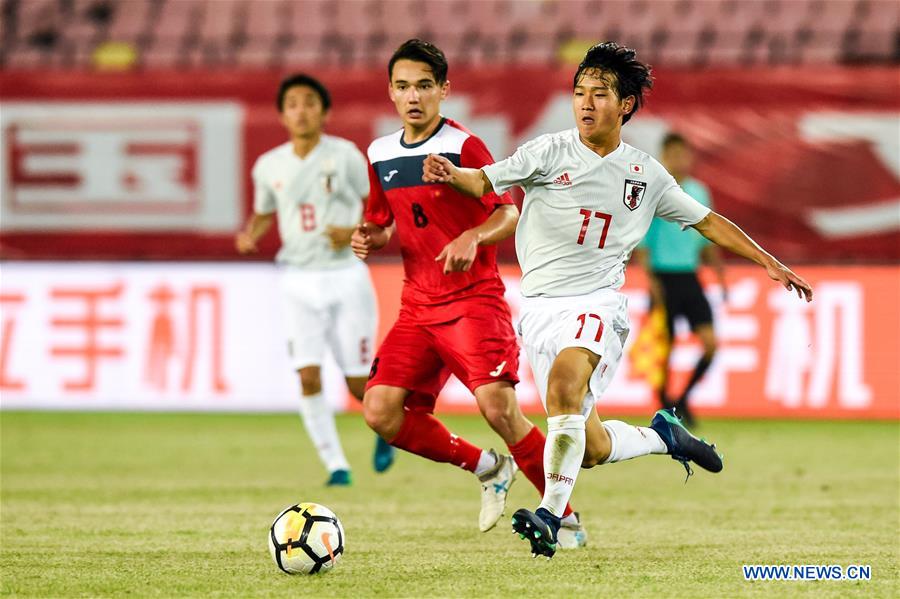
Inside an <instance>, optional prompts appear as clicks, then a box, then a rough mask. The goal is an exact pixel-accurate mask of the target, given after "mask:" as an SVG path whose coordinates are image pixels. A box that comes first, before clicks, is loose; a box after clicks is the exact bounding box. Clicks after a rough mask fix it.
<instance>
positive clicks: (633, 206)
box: [622, 179, 647, 210]
mask: <svg viewBox="0 0 900 599" xmlns="http://www.w3.org/2000/svg"><path fill="white" fill-rule="evenodd" d="M645 191H647V183H646V182H644V181H635V180H634V179H625V192H624V193H623V194H622V201H623V202H624V203H625V205H626V206H628V209H629V210H637V207H638V206H640V205H641V200H643V199H644V192H645Z"/></svg>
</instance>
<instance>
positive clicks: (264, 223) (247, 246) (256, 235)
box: [234, 212, 275, 254]
mask: <svg viewBox="0 0 900 599" xmlns="http://www.w3.org/2000/svg"><path fill="white" fill-rule="evenodd" d="M273 222H275V213H274V212H272V213H271V214H258V213H256V212H254V213H253V216H251V217H250V220H248V221H247V224H246V225H244V228H243V229H241V230H240V231H238V234H237V235H235V236H234V247H235V249H236V250H237V251H238V253H239V254H252V253H256V252H258V251H259V249H258V248H257V247H256V242H257V241H259V240H260V238H261V237H262V236H263V235H265V234H266V231H268V230H269V228H270V227H271V226H272V223H273Z"/></svg>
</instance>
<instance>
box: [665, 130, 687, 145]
mask: <svg viewBox="0 0 900 599" xmlns="http://www.w3.org/2000/svg"><path fill="white" fill-rule="evenodd" d="M674 145H682V146H684V147H686V148H690V147H691V144H689V143H688V140H687V139H686V138H685V137H684V135H682V134H681V133H678V132H677V131H670V132H668V133H666V136H665V137H663V139H662V144H661V147H662V149H663V150H665V149H666V148H668V147H669V146H674Z"/></svg>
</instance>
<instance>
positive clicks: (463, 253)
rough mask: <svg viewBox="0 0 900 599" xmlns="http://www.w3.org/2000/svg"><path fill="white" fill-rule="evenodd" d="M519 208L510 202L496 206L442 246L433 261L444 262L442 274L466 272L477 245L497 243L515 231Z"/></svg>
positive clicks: (472, 259) (475, 253)
mask: <svg viewBox="0 0 900 599" xmlns="http://www.w3.org/2000/svg"><path fill="white" fill-rule="evenodd" d="M518 222H519V209H518V208H516V207H515V206H513V205H512V204H504V205H502V206H497V208H496V209H495V210H494V212H493V213H491V215H490V216H489V217H488V218H487V220H485V221H484V222H483V223H481V224H480V225H478V226H477V227H472V228H471V229H469V230H467V231H463V232H462V233H461V234H460V235H459V237H457V238H456V239H454V240H453V241H451V242H450V243H448V244H447V245H445V246H444V249H442V250H441V253H440V254H438V255H437V256H435V258H434V261H435V262H440V261H442V260H443V262H444V274H447V273H450V272H466V271H467V270H469V269H470V268H471V267H472V263H473V262H475V256H476V255H477V254H478V246H480V245H493V244H495V243H499V242H501V241H503V240H504V239H506V238H507V237H509V236H511V235H512V234H513V233H515V232H516V224H517V223H518Z"/></svg>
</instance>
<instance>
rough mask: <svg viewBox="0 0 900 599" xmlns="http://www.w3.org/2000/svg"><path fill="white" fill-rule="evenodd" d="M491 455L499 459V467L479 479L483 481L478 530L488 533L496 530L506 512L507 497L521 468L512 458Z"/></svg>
mask: <svg viewBox="0 0 900 599" xmlns="http://www.w3.org/2000/svg"><path fill="white" fill-rule="evenodd" d="M490 453H491V454H493V456H494V457H495V458H497V465H496V466H494V467H493V468H492V469H491V470H489V471H487V472H485V473H484V474H482V475H481V476H479V477H478V480H480V481H481V513H480V514H478V528H479V529H480V530H481V532H487V531H489V530H490V529H492V528H494V526H495V525H496V524H497V522H498V521H499V520H500V518H501V517H502V516H503V512H504V511H506V496H507V495H508V494H509V488H510V487H511V486H512V484H513V481H515V479H516V473H517V472H518V471H519V467H518V466H516V461H515V460H513V459H512V456H508V455H502V454H498V453H497V452H496V451H494V450H493V449H491V450H490Z"/></svg>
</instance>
